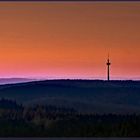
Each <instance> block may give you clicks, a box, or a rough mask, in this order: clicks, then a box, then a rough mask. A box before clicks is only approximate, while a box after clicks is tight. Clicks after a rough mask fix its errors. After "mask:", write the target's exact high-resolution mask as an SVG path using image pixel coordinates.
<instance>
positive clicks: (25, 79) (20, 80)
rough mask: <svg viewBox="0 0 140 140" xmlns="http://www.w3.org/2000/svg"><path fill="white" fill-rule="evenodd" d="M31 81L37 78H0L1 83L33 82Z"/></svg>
mask: <svg viewBox="0 0 140 140" xmlns="http://www.w3.org/2000/svg"><path fill="white" fill-rule="evenodd" d="M31 81H35V79H28V78H0V85H3V84H13V83H24V82H31Z"/></svg>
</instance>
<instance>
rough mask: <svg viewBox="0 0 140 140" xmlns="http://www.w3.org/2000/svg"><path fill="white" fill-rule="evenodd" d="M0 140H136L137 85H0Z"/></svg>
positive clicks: (139, 115)
mask: <svg viewBox="0 0 140 140" xmlns="http://www.w3.org/2000/svg"><path fill="white" fill-rule="evenodd" d="M0 98H1V99H0V137H140V82H139V81H109V82H107V81H91V80H48V81H38V82H30V83H22V84H11V85H1V86H0Z"/></svg>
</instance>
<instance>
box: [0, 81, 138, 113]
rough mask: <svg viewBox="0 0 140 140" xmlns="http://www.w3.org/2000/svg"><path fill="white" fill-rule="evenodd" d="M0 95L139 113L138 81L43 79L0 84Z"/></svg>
mask: <svg viewBox="0 0 140 140" xmlns="http://www.w3.org/2000/svg"><path fill="white" fill-rule="evenodd" d="M0 97H1V98H7V99H12V100H16V101H17V102H19V103H23V104H25V105H29V104H30V105H31V104H47V105H56V106H64V107H71V108H75V109H77V110H79V111H82V112H94V113H139V112H140V107H139V106H140V81H109V82H108V81H102V80H46V81H35V82H28V83H20V84H9V85H1V86H0Z"/></svg>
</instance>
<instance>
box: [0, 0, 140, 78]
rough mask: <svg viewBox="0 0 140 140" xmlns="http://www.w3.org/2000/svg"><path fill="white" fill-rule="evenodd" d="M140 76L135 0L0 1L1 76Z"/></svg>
mask: <svg viewBox="0 0 140 140" xmlns="http://www.w3.org/2000/svg"><path fill="white" fill-rule="evenodd" d="M108 51H109V52H110V59H111V62H112V65H111V77H112V79H140V3H139V2H137V3H136V2H135V3H132V2H120V3H119V2H99V3H98V2H83V3H82V2H81V3H80V2H79V3H78V2H52V3H51V2H40V3H39V2H27V3H26V2H19V3H17V2H12V3H10V2H6V3H4V2H0V77H35V78H92V79H94V78H102V79H105V78H106V58H107V54H108Z"/></svg>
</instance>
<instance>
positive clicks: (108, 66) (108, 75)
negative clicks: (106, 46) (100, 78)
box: [106, 53, 111, 81]
mask: <svg viewBox="0 0 140 140" xmlns="http://www.w3.org/2000/svg"><path fill="white" fill-rule="evenodd" d="M106 65H107V80H108V81H109V80H110V65H111V63H110V60H109V53H108V58H107V63H106Z"/></svg>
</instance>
